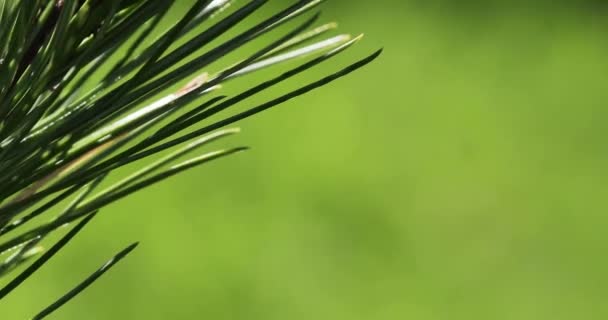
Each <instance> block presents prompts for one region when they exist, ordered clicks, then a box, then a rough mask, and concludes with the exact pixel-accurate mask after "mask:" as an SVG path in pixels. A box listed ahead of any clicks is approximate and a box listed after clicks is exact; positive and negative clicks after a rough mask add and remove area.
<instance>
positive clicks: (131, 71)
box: [0, 0, 381, 319]
mask: <svg viewBox="0 0 608 320" xmlns="http://www.w3.org/2000/svg"><path fill="white" fill-rule="evenodd" d="M175 2H176V1H175V0H168V1H150V0H108V1H101V0H53V1H48V0H23V1H13V0H0V44H2V45H1V46H0V277H5V278H8V277H9V276H11V275H12V274H13V272H16V271H19V270H20V269H21V268H20V267H23V270H21V271H20V272H19V273H18V274H17V275H16V276H14V277H13V278H11V279H10V280H8V282H7V283H6V284H5V285H4V286H3V287H2V289H0V300H2V299H3V298H4V297H5V296H7V295H8V294H9V293H13V292H14V291H15V289H17V288H18V287H19V286H20V285H21V284H22V283H23V282H24V281H25V280H27V279H29V278H30V277H32V276H33V275H35V274H36V271H37V270H39V269H40V268H41V267H43V266H44V265H46V263H47V262H48V261H49V260H50V259H51V258H52V257H53V256H55V255H56V254H57V253H58V252H59V251H60V250H62V249H63V248H64V247H65V245H66V244H68V243H69V242H70V241H71V240H72V239H73V238H74V236H75V235H76V234H77V233H79V231H80V230H81V229H82V228H83V227H84V226H85V225H87V224H88V223H89V222H90V220H91V219H92V218H93V217H94V216H95V215H96V214H97V213H98V212H100V210H102V209H104V208H105V207H106V206H107V205H109V204H111V203H114V202H116V201H118V200H120V199H122V198H124V197H127V196H129V195H131V194H133V193H135V192H138V191H140V190H143V189H145V188H147V187H149V186H151V185H154V184H157V183H159V182H161V181H164V180H166V179H168V178H170V177H172V176H174V175H177V174H180V173H182V172H184V171H187V170H191V169H193V168H195V167H199V166H202V165H204V164H206V163H209V162H211V161H214V160H217V159H220V158H224V157H227V156H230V155H234V154H236V153H240V152H242V151H245V150H247V149H248V148H247V147H237V148H227V149H219V150H215V151H214V150H211V151H205V152H202V153H199V155H198V156H191V157H190V158H187V155H188V154H191V153H193V152H196V150H199V149H200V148H202V147H207V146H208V145H210V143H211V142H215V141H218V140H220V139H223V138H225V137H228V136H231V135H233V134H235V133H238V132H239V130H238V129H224V128H225V127H226V126H228V125H231V124H233V123H235V122H237V121H240V120H242V119H245V118H248V117H251V116H253V115H256V114H258V113H260V112H262V111H265V110H267V109H269V108H272V107H275V106H278V105H280V104H282V103H284V102H286V101H289V100H291V99H293V98H296V97H298V96H300V95H303V94H306V93H308V92H310V91H313V90H315V89H318V88H320V87H322V86H325V85H327V84H329V83H330V82H333V81H335V80H337V79H339V78H341V77H343V76H346V75H348V74H350V73H352V72H353V71H355V70H358V69H359V68H361V67H363V66H365V65H367V64H368V63H370V62H371V61H373V60H374V59H376V58H377V57H378V55H379V54H380V52H381V51H377V52H375V53H374V54H372V55H370V56H367V57H365V58H363V59H361V60H359V61H356V62H354V63H352V64H350V65H347V66H346V67H344V68H342V69H339V70H338V71H333V72H330V73H329V75H327V76H326V77H323V78H320V79H319V80H317V81H313V82H311V83H309V84H306V85H300V86H299V87H298V88H297V89H294V90H293V91H290V92H286V93H282V94H279V95H278V96H277V97H276V98H274V99H270V100H268V101H267V102H265V103H262V104H259V105H257V106H253V107H249V108H248V109H246V110H245V111H243V112H240V113H236V114H226V115H225V116H224V117H222V118H220V119H216V120H212V119H211V117H212V116H214V115H217V114H218V113H220V112H221V113H229V111H230V110H232V109H233V107H235V106H237V105H239V104H242V103H247V102H248V101H249V98H251V97H253V96H255V95H258V94H260V93H262V92H265V91H268V90H270V89H272V88H274V87H275V86H277V85H278V84H282V83H285V82H287V81H289V80H292V79H293V78H295V77H297V76H298V75H300V74H302V73H304V72H306V71H308V70H310V69H311V68H314V67H317V66H319V65H321V64H322V63H323V62H326V61H328V60H330V59H332V58H334V57H336V56H337V55H338V54H340V53H342V52H344V51H345V50H347V49H349V48H351V47H352V46H353V45H354V44H356V43H357V42H359V40H361V38H362V36H357V37H354V38H353V37H351V36H350V35H348V34H335V33H334V32H335V29H337V24H336V23H334V22H330V23H325V24H321V25H318V26H315V24H316V22H317V20H318V19H319V16H320V15H319V12H316V13H312V14H311V12H312V10H313V9H316V8H317V7H319V5H320V4H321V3H323V2H324V1H323V0H300V1H294V2H293V3H292V4H290V5H288V6H286V7H285V8H284V9H283V10H281V11H279V12H277V13H275V14H274V15H271V16H269V17H267V18H265V19H261V20H256V18H252V17H253V15H252V14H253V13H255V12H257V11H258V10H259V9H260V8H262V7H263V6H264V5H265V4H266V3H267V2H269V0H250V1H241V2H243V3H242V4H240V5H238V6H237V5H236V1H231V0H198V1H193V4H192V5H191V6H190V8H189V10H188V11H187V12H186V13H185V14H184V15H183V16H182V17H180V18H179V19H177V20H176V21H173V23H171V25H170V26H169V27H166V28H163V29H162V30H161V29H160V27H159V26H160V25H161V22H163V21H166V20H167V13H168V12H169V10H170V9H171V8H172V6H173V4H174V3H175ZM228 7H232V8H234V10H232V9H231V10H226V9H227V8H228ZM229 11H231V12H229ZM302 16H303V19H302V21H300V22H299V23H298V24H295V26H291V27H290V28H291V29H287V30H285V31H284V34H283V35H281V36H280V37H277V38H272V37H271V36H270V32H271V31H273V30H275V29H282V28H283V27H286V25H287V24H288V23H290V22H293V21H295V20H299V19H300V17H302ZM243 24H249V26H250V27H249V28H247V29H245V30H244V31H241V32H240V33H237V34H236V35H233V36H231V37H227V34H228V31H231V30H232V29H233V28H234V27H236V26H237V25H243ZM263 42H265V43H267V44H266V45H263V46H260V48H261V49H259V50H258V51H256V52H254V53H253V54H249V55H245V54H244V53H242V54H241V56H240V59H237V60H236V61H230V60H229V59H227V58H226V57H227V56H229V54H230V53H233V52H236V53H237V56H238V53H239V52H241V48H242V47H243V46H245V45H247V44H249V43H258V44H260V43H263ZM216 43H219V44H216ZM212 44H214V46H213V47H211V45H212ZM243 52H244V51H243ZM296 59H301V60H304V61H303V62H302V63H300V64H299V65H298V66H296V67H292V68H291V69H289V70H285V71H282V72H279V73H278V74H276V75H275V76H272V77H270V78H269V79H267V80H264V81H262V82H260V83H257V84H254V85H252V86H251V87H250V88H249V89H247V90H245V91H243V92H241V93H238V94H236V95H234V96H232V97H228V96H223V95H218V91H220V90H221V88H222V87H223V86H226V85H228V84H230V82H231V81H236V80H238V79H240V78H241V77H246V76H247V75H249V74H251V73H254V72H257V71H259V70H262V69H267V68H270V67H274V66H276V65H281V64H283V63H285V62H288V61H292V60H296ZM212 64H213V65H218V64H219V65H220V66H223V68H220V70H221V71H219V72H217V73H215V74H209V73H207V72H206V69H207V68H208V67H209V66H210V65H212ZM184 83H185V85H182V86H181V88H179V89H177V90H170V89H171V88H175V87H177V86H178V85H180V84H184ZM294 83H296V84H297V82H294ZM167 92H169V93H167ZM202 99H205V102H200V101H201V100H202ZM198 124H202V125H201V126H199V129H196V130H192V128H193V126H195V125H198ZM182 144H183V146H181V147H179V146H180V145H182ZM176 147H177V149H176V150H173V151H171V152H169V153H168V155H165V156H164V157H162V158H160V159H157V160H156V161H153V162H151V164H149V165H147V166H144V167H141V168H139V169H136V170H132V172H131V173H130V174H128V175H127V176H126V177H125V178H123V179H121V180H118V182H115V183H114V184H111V185H109V186H106V187H105V188H104V189H103V190H101V191H99V190H97V189H98V188H99V186H100V185H101V182H102V181H103V180H104V178H105V177H106V176H108V175H112V174H114V172H115V171H116V169H119V168H123V167H124V166H127V165H130V164H134V163H137V162H138V161H140V160H142V159H145V158H149V157H152V156H154V155H157V154H158V153H160V152H163V151H166V150H172V149H173V148H176ZM184 157H186V159H185V160H182V161H181V162H177V161H178V159H180V158H184ZM67 201H69V203H68V204H67V206H65V208H64V209H63V210H62V211H60V213H59V214H57V215H55V216H52V215H51V214H50V213H51V212H54V211H53V210H54V209H55V208H57V207H58V206H60V205H61V206H63V204H64V203H65V202H67ZM71 223H77V224H76V226H75V227H73V228H72V229H71V230H70V231H68V232H67V234H65V235H64V236H63V237H62V238H61V239H60V240H59V241H58V242H57V243H55V244H54V245H52V246H51V247H50V248H49V249H48V250H45V249H43V246H42V244H43V242H44V241H45V239H46V238H47V236H49V235H51V234H56V233H61V232H62V229H63V228H62V227H63V226H66V225H69V224H71ZM135 246H136V244H135V245H131V246H129V247H128V248H126V249H125V250H123V251H121V252H120V253H119V254H118V255H116V256H115V257H114V258H113V259H111V260H110V261H109V262H107V263H106V264H105V265H104V266H103V267H102V268H100V269H99V270H97V271H96V272H95V273H93V274H92V275H91V276H90V277H89V278H87V279H86V280H85V281H84V282H82V283H81V284H79V285H78V286H77V287H75V288H74V289H73V290H71V291H70V292H69V293H68V294H66V295H65V296H63V297H61V298H60V299H59V300H58V301H56V302H55V303H53V304H52V305H50V306H49V307H48V308H46V309H45V310H44V311H42V312H41V313H39V314H38V315H37V316H35V317H34V319H42V318H44V317H46V316H47V315H49V314H50V313H52V312H53V311H55V310H56V309H57V308H59V307H61V306H62V305H64V304H65V303H66V302H68V301H69V300H71V299H72V298H74V297H75V296H76V295H78V294H79V293H80V292H82V290H84V289H85V288H87V287H88V286H89V285H91V284H92V283H93V282H94V281H95V280H97V278H99V277H100V276H101V275H102V274H103V273H105V272H106V271H108V270H109V269H110V268H111V267H112V266H113V265H114V264H115V263H117V262H118V261H119V260H121V259H122V258H124V257H125V256H126V255H127V254H128V253H129V252H131V251H132V250H133V249H134V248H135Z"/></svg>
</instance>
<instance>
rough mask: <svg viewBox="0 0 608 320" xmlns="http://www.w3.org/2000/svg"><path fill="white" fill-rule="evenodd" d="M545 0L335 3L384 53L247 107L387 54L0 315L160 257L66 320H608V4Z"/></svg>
mask: <svg viewBox="0 0 608 320" xmlns="http://www.w3.org/2000/svg"><path fill="white" fill-rule="evenodd" d="M178 2H179V4H180V7H179V8H176V9H175V10H174V12H173V13H172V15H173V16H174V17H178V15H179V13H180V11H183V10H185V8H186V6H187V5H188V4H189V3H191V2H192V1H191V0H187V1H186V0H185V1H181V0H180V1H178ZM244 2H245V1H240V2H239V3H244ZM529 2H530V1H490V2H487V1H485V2H484V1H448V0H445V1H420V0H419V1H413V0H410V1H406V0H405V1H404V0H400V1H397V0H394V1H390V0H382V1H359V0H357V1H346V0H332V1H328V2H327V4H325V5H324V13H323V16H322V19H321V20H322V21H323V22H326V21H332V20H334V19H335V20H338V21H339V22H340V23H341V24H340V31H341V32H352V33H359V32H365V33H366V38H365V41H363V42H362V43H360V44H359V45H357V47H355V48H353V49H352V51H349V52H348V53H347V54H345V55H344V56H341V57H339V58H338V59H337V60H333V61H332V62H330V63H328V64H325V65H323V67H321V68H318V69H316V70H314V71H312V72H311V73H309V74H308V75H306V76H303V77H300V78H298V79H297V80H295V81H292V82H289V83H288V84H286V85H285V86H282V87H281V89H282V90H275V91H272V92H269V93H265V94H263V95H262V97H260V98H259V100H254V101H252V102H249V103H245V104H244V105H243V106H242V107H247V106H252V105H253V102H255V101H264V100H268V99H270V98H273V97H275V96H277V95H279V94H280V93H281V92H283V91H284V90H286V89H290V88H293V87H294V86H296V85H298V84H301V83H303V82H304V81H306V80H312V79H316V78H318V77H319V76H322V75H324V74H326V73H328V72H332V71H335V70H337V69H338V68H340V67H342V66H345V65H347V64H348V63H349V62H351V61H353V59H355V58H358V57H362V56H363V55H366V54H368V53H371V52H372V51H373V50H375V49H377V48H379V47H385V49H386V50H385V53H384V54H383V56H382V57H381V58H380V60H378V61H377V62H376V63H374V64H372V65H370V66H368V67H367V68H365V69H364V70H361V71H359V72H357V73H355V74H354V75H352V76H350V77H348V78H346V79H342V80H340V81H338V82H336V83H333V84H331V85H330V86H329V87H325V88H322V89H321V90H319V91H316V92H315V93H313V94H312V95H307V96H305V97H302V98H300V99H297V100H295V101H291V102H289V103H287V104H285V105H283V106H281V107H279V108H277V109H274V110H272V111H269V112H267V113H265V114H263V115H261V116H259V117H255V118H253V119H250V120H247V121H244V122H242V123H240V126H241V127H242V128H243V133H242V134H241V135H239V136H238V137H235V138H232V140H231V141H230V142H229V143H228V144H230V145H235V144H246V145H250V146H252V147H253V150H252V151H251V152H248V153H245V154H241V155H238V156H236V157H233V158H230V159H227V160H223V161H220V162H217V163H213V164H210V165H208V166H206V167H202V168H199V169H196V170H194V171H190V172H189V173H187V174H186V175H182V176H179V177H176V178H173V179H172V180H170V181H168V182H167V183H164V184H162V185H159V186H155V187H153V188H151V189H149V190H146V191H144V192H141V193H139V194H137V195H135V196H133V197H130V198H129V199H126V200H124V201H122V202H120V203H118V204H116V205H113V206H111V207H109V208H107V209H106V210H104V211H103V214H102V215H100V216H99V217H98V219H96V220H95V221H94V222H93V224H92V225H91V227H90V228H88V229H86V230H84V231H83V232H82V234H80V235H79V236H78V239H77V240H78V241H76V242H74V243H73V244H71V245H70V246H69V247H67V248H66V249H65V250H64V251H63V252H62V253H61V254H59V255H58V256H57V257H56V258H55V259H54V260H53V263H51V264H49V265H48V266H46V267H45V268H43V269H42V270H41V272H40V273H38V274H37V275H36V276H35V277H34V278H32V279H31V280H30V281H28V282H27V284H26V285H25V286H23V288H20V289H19V290H17V291H16V292H15V294H14V295H12V296H11V297H9V299H7V300H6V301H5V302H4V303H5V306H3V308H2V310H3V314H2V315H0V318H2V319H21V318H23V316H24V315H32V314H34V311H37V310H40V309H41V308H42V307H44V306H46V305H47V304H48V303H50V302H51V301H52V300H53V299H55V298H56V297H58V296H60V295H61V294H62V293H64V292H66V291H67V290H68V289H70V288H71V287H72V286H73V285H75V284H76V283H77V282H79V281H80V280H82V279H83V278H84V277H86V276H87V275H88V274H89V273H90V272H92V271H93V270H94V269H96V268H97V267H98V266H99V265H100V264H101V263H102V262H103V261H105V260H106V259H107V258H109V257H110V256H111V255H112V254H114V253H115V252H117V251H118V250H119V249H121V248H122V247H124V246H126V245H127V244H129V243H130V242H132V241H141V245H140V247H139V248H138V249H137V250H136V251H135V252H134V254H133V255H131V256H130V257H129V258H128V259H127V260H125V261H124V262H123V263H121V264H119V265H118V266H117V267H116V268H115V269H113V270H112V271H111V272H110V273H108V274H107V276H105V277H104V278H103V279H102V280H101V281H99V282H97V283H95V284H94V285H93V287H91V288H90V289H89V290H88V291H86V292H85V293H84V294H83V295H82V296H79V297H78V298H77V299H75V300H74V301H73V302H72V303H70V304H69V305H67V306H66V307H65V308H64V309H62V310H60V311H59V312H58V313H57V314H56V315H54V316H53V317H52V318H53V319H264V320H273V319H277V320H278V319H302V320H304V319H306V320H310V319H332V320H339V319H349V320H354V319H387V320H388V319H416V320H427V319H428V320H432V319H467V320H469V319H505V320H506V319H513V320H525V319H551V320H558V319H569V320H570V319H608V303H606V301H607V300H608V276H607V274H606V270H608V258H606V252H607V250H606V249H608V236H607V235H606V234H607V233H606V232H607V231H606V229H607V226H608V219H607V218H606V209H607V208H608V197H607V194H608V193H607V192H608V182H607V181H608V169H607V168H608V167H607V164H608V146H607V143H606V137H608V126H607V125H606V120H607V119H608V109H607V108H606V102H607V101H608V90H607V89H606V84H607V80H608V38H607V37H606V34H607V33H606V31H607V27H608V22H607V20H606V15H607V14H608V9H607V8H606V7H605V6H603V5H602V1H578V2H577V1H561V2H555V1H551V2H550V1H536V2H533V3H529ZM286 5H287V1H279V0H276V1H271V2H270V3H269V4H268V5H267V6H266V7H265V9H263V10H262V11H260V12H259V13H256V14H255V15H254V16H253V17H252V18H251V21H252V22H254V21H259V20H260V19H262V18H263V17H264V16H267V15H268V14H270V13H271V12H273V11H276V10H277V9H278V8H280V7H284V6H286ZM282 32H284V31H282ZM278 34H280V33H273V35H278ZM271 39H273V38H272V37H268V38H266V40H265V41H270V40H271ZM245 51H247V50H245ZM233 61H234V60H230V59H229V58H228V57H227V60H226V62H227V63H232V62H233ZM280 70H281V68H275V69H272V70H270V71H268V72H266V73H262V74H260V75H257V76H254V77H250V78H247V80H243V81H239V82H238V83H237V82H235V83H234V84H230V85H228V86H227V87H226V90H227V93H229V94H230V93H233V92H237V90H238V89H241V88H245V87H246V86H247V85H250V84H251V83H255V82H257V81H260V80H261V79H264V77H267V76H268V75H270V74H273V73H276V72H280Z"/></svg>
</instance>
